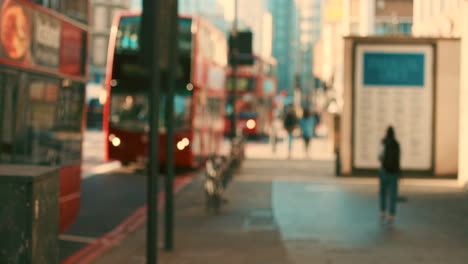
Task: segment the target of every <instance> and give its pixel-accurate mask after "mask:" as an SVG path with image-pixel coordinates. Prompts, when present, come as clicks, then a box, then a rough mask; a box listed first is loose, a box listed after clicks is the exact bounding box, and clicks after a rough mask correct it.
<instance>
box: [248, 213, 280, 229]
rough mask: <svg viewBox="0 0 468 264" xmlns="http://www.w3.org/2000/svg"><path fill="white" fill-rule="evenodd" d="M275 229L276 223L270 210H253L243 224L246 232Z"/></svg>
mask: <svg viewBox="0 0 468 264" xmlns="http://www.w3.org/2000/svg"><path fill="white" fill-rule="evenodd" d="M274 229H276V222H275V218H274V216H273V211H272V209H271V208H261V209H254V210H251V211H250V212H249V215H248V216H247V218H246V219H245V222H244V230H246V231H263V230H274Z"/></svg>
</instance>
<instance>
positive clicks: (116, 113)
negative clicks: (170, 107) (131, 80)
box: [110, 94, 148, 131]
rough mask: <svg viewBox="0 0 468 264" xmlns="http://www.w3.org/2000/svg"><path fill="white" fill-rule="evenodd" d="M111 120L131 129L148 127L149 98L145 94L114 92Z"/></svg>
mask: <svg viewBox="0 0 468 264" xmlns="http://www.w3.org/2000/svg"><path fill="white" fill-rule="evenodd" d="M110 122H111V123H112V124H113V125H114V126H116V127H119V128H124V129H128V130H130V131H145V130H146V128H147V127H148V125H147V123H148V98H147V97H146V95H143V94H112V97H111V118H110Z"/></svg>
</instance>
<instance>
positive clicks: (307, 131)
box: [299, 109, 316, 157]
mask: <svg viewBox="0 0 468 264" xmlns="http://www.w3.org/2000/svg"><path fill="white" fill-rule="evenodd" d="M315 125H316V118H315V116H313V115H311V114H310V111H309V110H308V109H304V111H303V115H302V118H301V119H300V120H299V126H300V127H301V132H302V139H303V140H304V151H305V154H306V157H308V156H309V145H310V140H311V139H312V137H313V136H314V131H315Z"/></svg>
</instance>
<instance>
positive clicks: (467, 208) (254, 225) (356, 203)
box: [93, 145, 468, 264]
mask: <svg viewBox="0 0 468 264" xmlns="http://www.w3.org/2000/svg"><path fill="white" fill-rule="evenodd" d="M262 148H264V146H259V145H251V146H249V150H248V152H247V154H248V157H249V158H250V159H249V160H247V161H246V162H245V163H244V166H243V168H242V169H241V170H240V171H239V173H238V174H237V176H236V177H235V180H234V181H233V182H232V183H231V185H230V187H229V189H228V190H227V193H226V197H227V198H228V200H229V203H228V204H226V205H225V206H224V207H223V209H222V212H221V213H220V214H219V215H212V214H208V213H206V212H205V210H204V195H203V191H202V179H201V178H197V179H196V180H195V181H194V182H193V183H192V184H191V185H190V186H189V187H187V188H186V189H185V190H184V191H182V192H181V193H180V194H179V195H178V197H177V199H176V208H177V209H176V220H175V221H176V222H175V226H176V230H175V250H174V251H173V252H171V253H168V252H164V251H163V250H161V252H160V255H159V257H160V258H159V259H160V262H159V263H164V264H185V263H187V264H188V263H190V264H192V263H193V264H199V263H200V264H201V263H204V264H205V263H226V264H230V263H236V264H279V263H281V264H290V263H291V264H293V263H294V264H308V263H324V264H326V263H331V264H345V263H346V264H349V263H351V264H354V263H356V264H367V263H369V264H371V263H372V264H375V263H379V264H380V263H384V264H385V263H388V264H390V263H392V264H393V263H408V264H413V263H425V264H436V263H437V264H439V263H449V264H466V263H468V250H467V248H468V193H467V192H464V191H463V190H462V189H460V188H455V187H454V185H451V184H446V185H443V186H438V184H437V182H431V181H429V183H428V180H424V179H422V180H419V179H411V181H409V183H405V182H403V184H402V186H401V188H400V191H401V194H402V195H404V196H405V197H407V198H408V201H407V202H405V203H399V205H398V215H397V219H396V223H395V224H394V226H393V227H389V226H387V225H384V224H382V223H381V222H380V221H379V212H378V211H379V209H378V196H377V190H378V182H377V180H376V179H368V178H335V177H333V161H332V160H327V159H319V160H307V159H293V160H284V159H273V158H268V157H267V156H266V155H263V154H262V153H261V152H262V151H264V150H262ZM255 153H259V154H260V155H257V156H255ZM256 157H260V159H255V158H256ZM431 183H434V184H431ZM161 219H163V215H161ZM160 225H161V226H160V230H161V233H160V235H161V237H162V231H163V226H162V223H160ZM145 231H146V230H145V228H144V227H142V228H140V229H138V230H137V231H136V232H135V233H133V234H131V235H130V236H129V237H128V238H127V239H125V240H123V241H122V242H121V243H120V244H119V245H116V246H115V247H114V248H113V249H111V250H110V251H108V252H107V253H105V254H104V255H102V256H101V257H100V258H98V259H96V260H95V262H93V263H99V264H108V263H109V264H110V263H112V264H119V263H137V264H138V263H145V250H146V249H145V238H146V234H145ZM161 241H162V239H161ZM161 246H162V245H161Z"/></svg>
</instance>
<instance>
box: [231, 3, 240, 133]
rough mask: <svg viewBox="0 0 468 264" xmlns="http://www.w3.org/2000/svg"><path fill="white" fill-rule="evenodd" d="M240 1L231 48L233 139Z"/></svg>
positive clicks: (232, 32) (235, 13)
mask: <svg viewBox="0 0 468 264" xmlns="http://www.w3.org/2000/svg"><path fill="white" fill-rule="evenodd" d="M237 5H238V1H237V0H234V22H233V24H232V31H231V36H232V46H233V47H232V49H231V52H232V54H231V56H232V71H231V81H232V89H231V100H230V101H231V102H230V104H231V106H232V114H231V140H234V138H235V137H236V96H237V56H238V55H239V49H238V39H237V28H238V25H237V23H238V13H237V12H238V10H237Z"/></svg>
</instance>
